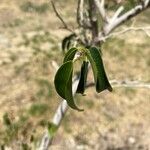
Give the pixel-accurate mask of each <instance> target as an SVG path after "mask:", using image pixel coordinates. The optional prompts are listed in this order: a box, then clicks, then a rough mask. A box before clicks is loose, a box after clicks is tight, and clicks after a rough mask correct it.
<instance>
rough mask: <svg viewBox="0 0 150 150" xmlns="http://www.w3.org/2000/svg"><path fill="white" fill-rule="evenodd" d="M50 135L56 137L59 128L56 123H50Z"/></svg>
mask: <svg viewBox="0 0 150 150" xmlns="http://www.w3.org/2000/svg"><path fill="white" fill-rule="evenodd" d="M47 128H48V133H49V135H50V136H54V134H55V133H56V131H57V129H58V127H57V125H55V124H54V123H52V122H48V127H47Z"/></svg>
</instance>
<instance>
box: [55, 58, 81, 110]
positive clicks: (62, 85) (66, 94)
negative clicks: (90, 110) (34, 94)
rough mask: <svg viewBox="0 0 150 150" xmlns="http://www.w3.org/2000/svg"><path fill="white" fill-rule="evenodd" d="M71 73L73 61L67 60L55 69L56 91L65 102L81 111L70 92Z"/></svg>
mask: <svg viewBox="0 0 150 150" xmlns="http://www.w3.org/2000/svg"><path fill="white" fill-rule="evenodd" d="M72 74H73V61H67V62H66V63H64V64H63V65H62V66H61V67H60V68H59V69H58V71H57V73H56V75H55V79H54V84H55V88H56V91H57V93H58V94H59V95H60V96H61V97H62V98H63V99H65V100H66V101H67V104H68V105H69V106H70V107H71V108H73V109H76V110H79V111H81V109H79V108H78V107H77V106H76V105H75V102H74V99H73V94H72Z"/></svg>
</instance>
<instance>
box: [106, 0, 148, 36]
mask: <svg viewBox="0 0 150 150" xmlns="http://www.w3.org/2000/svg"><path fill="white" fill-rule="evenodd" d="M149 7H150V0H145V1H143V3H141V4H139V5H137V6H135V7H134V8H132V9H131V10H129V11H128V12H126V13H125V14H123V15H122V16H120V17H117V18H116V19H115V20H113V21H111V22H109V24H105V26H104V35H108V34H109V33H110V32H111V31H112V30H114V29H115V28H116V27H118V26H119V25H120V24H122V23H123V22H125V21H127V20H129V19H131V18H133V17H135V16H136V15H138V14H139V13H141V12H143V11H144V10H145V9H147V8H149Z"/></svg>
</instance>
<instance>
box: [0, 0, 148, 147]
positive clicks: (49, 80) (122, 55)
mask: <svg viewBox="0 0 150 150" xmlns="http://www.w3.org/2000/svg"><path fill="white" fill-rule="evenodd" d="M0 3H1V4H0V146H1V149H2V148H3V147H6V149H10V150H20V149H23V150H24V148H26V147H28V149H29V148H30V149H35V147H36V146H37V145H38V144H39V141H40V138H41V136H42V135H43V132H44V130H45V129H46V125H47V122H48V121H50V120H51V119H52V117H53V115H54V113H55V110H56V108H57V106H58V104H59V103H60V98H59V97H58V95H57V94H56V92H55V89H54V85H53V78H54V75H55V69H54V67H53V65H52V61H56V62H57V63H58V64H61V62H62V59H63V54H62V52H61V40H62V39H63V37H64V36H65V35H68V32H67V31H65V30H63V29H61V22H60V21H59V20H58V18H57V17H56V16H55V14H54V12H53V11H52V8H51V6H50V4H49V1H48V0H39V1H38V2H37V1H36V0H32V1H31V0H30V1H26V0H21V1H19V0H11V1H10V0H1V2H0ZM67 3H68V4H67V5H66V1H64V0H63V1H61V0H58V1H56V5H57V8H58V10H59V12H60V13H61V15H62V16H63V17H64V18H65V20H66V21H67V23H68V24H69V25H70V26H71V27H73V28H75V27H76V24H75V19H76V16H75V15H76V11H75V8H76V3H75V1H73V0H72V1H68V2H67ZM149 13H150V11H149V10H147V11H145V12H144V13H142V14H141V15H139V16H138V17H137V18H136V19H134V20H132V21H130V22H128V23H127V24H126V25H127V26H130V25H131V24H133V22H134V25H136V26H149V25H150V21H149ZM125 27H126V26H123V27H121V28H122V29H123V28H125ZM121 28H120V29H121ZM149 33H150V32H149ZM149 48H150V38H149V37H148V36H147V35H146V34H145V33H144V32H143V31H136V32H135V31H130V32H126V33H124V34H122V35H120V36H117V37H113V38H111V39H109V40H108V41H107V42H106V43H104V45H103V58H104V63H105V68H106V71H107V74H108V77H109V79H110V80H114V79H115V80H119V81H128V80H129V81H131V80H132V81H134V80H138V81H140V82H142V83H150V49H149ZM91 75H92V74H90V75H89V80H90V79H91ZM76 99H77V103H78V105H79V106H81V107H82V108H84V110H85V111H84V112H76V111H74V110H71V109H69V110H68V112H67V114H66V116H65V118H64V120H63V122H62V125H61V127H60V128H59V130H58V132H57V134H56V136H55V138H54V141H53V143H52V149H54V150H55V149H61V150H66V149H68V150H74V149H77V150H93V149H94V150H150V92H149V89H148V88H134V87H118V88H117V87H116V88H114V90H113V92H112V93H108V92H107V91H106V92H103V93H100V94H97V93H96V92H95V89H94V87H93V88H88V89H87V91H86V96H80V95H77V96H76ZM27 145H28V146H27Z"/></svg>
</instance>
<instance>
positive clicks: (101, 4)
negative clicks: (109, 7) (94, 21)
mask: <svg viewBox="0 0 150 150" xmlns="http://www.w3.org/2000/svg"><path fill="white" fill-rule="evenodd" d="M94 2H95V5H96V6H97V9H98V11H99V14H100V15H101V18H102V20H103V21H104V22H105V23H108V21H109V20H108V17H107V15H106V12H105V0H101V1H99V0H94Z"/></svg>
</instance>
